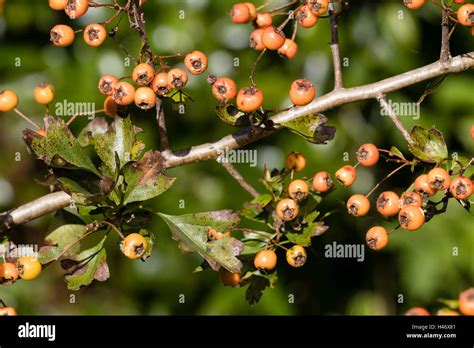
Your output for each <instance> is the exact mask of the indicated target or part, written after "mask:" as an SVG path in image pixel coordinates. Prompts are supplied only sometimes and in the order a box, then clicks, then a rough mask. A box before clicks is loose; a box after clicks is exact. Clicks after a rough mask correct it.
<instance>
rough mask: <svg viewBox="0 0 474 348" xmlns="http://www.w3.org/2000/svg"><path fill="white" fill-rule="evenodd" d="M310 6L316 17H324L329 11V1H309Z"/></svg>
mask: <svg viewBox="0 0 474 348" xmlns="http://www.w3.org/2000/svg"><path fill="white" fill-rule="evenodd" d="M308 6H309V8H310V10H311V12H313V13H314V14H315V15H318V16H322V15H323V14H325V13H326V12H328V9H329V0H309V1H308Z"/></svg>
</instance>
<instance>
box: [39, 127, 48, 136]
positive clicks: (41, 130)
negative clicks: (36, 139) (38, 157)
mask: <svg viewBox="0 0 474 348" xmlns="http://www.w3.org/2000/svg"><path fill="white" fill-rule="evenodd" d="M36 134H38V135H41V136H42V137H43V138H47V137H48V135H47V134H46V131H45V130H44V129H43V128H40V129H38V130H37V131H36Z"/></svg>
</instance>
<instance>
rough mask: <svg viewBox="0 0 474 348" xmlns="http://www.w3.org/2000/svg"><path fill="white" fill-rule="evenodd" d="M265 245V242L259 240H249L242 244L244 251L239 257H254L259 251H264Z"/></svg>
mask: <svg viewBox="0 0 474 348" xmlns="http://www.w3.org/2000/svg"><path fill="white" fill-rule="evenodd" d="M266 245H267V243H266V242H263V241H261V240H249V241H245V242H244V250H242V252H241V253H240V256H249V255H255V254H256V253H258V252H259V251H260V250H262V249H264V248H265V246H266Z"/></svg>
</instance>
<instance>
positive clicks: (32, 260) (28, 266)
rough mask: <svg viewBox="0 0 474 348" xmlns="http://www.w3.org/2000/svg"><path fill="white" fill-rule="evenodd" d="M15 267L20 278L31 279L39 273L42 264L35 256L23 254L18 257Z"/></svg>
mask: <svg viewBox="0 0 474 348" xmlns="http://www.w3.org/2000/svg"><path fill="white" fill-rule="evenodd" d="M16 268H17V270H18V274H19V275H20V277H21V279H23V280H33V279H35V278H37V277H38V276H39V274H40V273H41V269H42V266H41V263H40V262H39V261H38V259H37V258H36V257H31V256H24V257H20V258H19V259H18V261H17V262H16Z"/></svg>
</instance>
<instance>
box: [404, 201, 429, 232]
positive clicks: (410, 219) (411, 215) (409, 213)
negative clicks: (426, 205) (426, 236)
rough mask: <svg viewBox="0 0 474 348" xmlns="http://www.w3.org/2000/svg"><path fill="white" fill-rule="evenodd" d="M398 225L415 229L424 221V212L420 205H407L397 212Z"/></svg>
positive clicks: (408, 229) (407, 228)
mask: <svg viewBox="0 0 474 348" xmlns="http://www.w3.org/2000/svg"><path fill="white" fill-rule="evenodd" d="M398 222H399V223H400V226H401V227H402V228H403V229H404V230H407V231H415V230H417V229H419V228H421V226H423V224H424V223H425V213H424V212H423V209H421V208H420V207H416V206H414V205H408V206H406V207H404V208H402V209H401V210H400V212H399V213H398Z"/></svg>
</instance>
